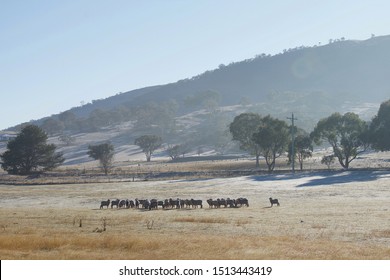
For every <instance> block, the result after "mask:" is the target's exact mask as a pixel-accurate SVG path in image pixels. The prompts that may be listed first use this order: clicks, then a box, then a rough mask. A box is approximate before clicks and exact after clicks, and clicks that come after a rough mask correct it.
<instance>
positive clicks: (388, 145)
mask: <svg viewBox="0 0 390 280" xmlns="http://www.w3.org/2000/svg"><path fill="white" fill-rule="evenodd" d="M370 136H371V139H370V142H371V143H372V146H373V148H374V149H376V150H380V151H388V150H390V100H387V101H385V102H383V103H382V104H381V106H380V107H379V110H378V114H377V115H376V116H375V117H374V118H373V120H372V122H371V125H370Z"/></svg>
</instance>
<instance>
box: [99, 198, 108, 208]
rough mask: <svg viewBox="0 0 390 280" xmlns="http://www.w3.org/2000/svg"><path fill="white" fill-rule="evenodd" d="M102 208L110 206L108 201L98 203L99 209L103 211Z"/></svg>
mask: <svg viewBox="0 0 390 280" xmlns="http://www.w3.org/2000/svg"><path fill="white" fill-rule="evenodd" d="M103 206H106V207H107V208H108V206H110V200H109V199H107V200H103V201H102V202H100V209H103Z"/></svg>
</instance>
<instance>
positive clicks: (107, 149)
mask: <svg viewBox="0 0 390 280" xmlns="http://www.w3.org/2000/svg"><path fill="white" fill-rule="evenodd" d="M87 154H88V155H89V156H90V157H91V158H93V159H95V160H99V162H100V166H101V168H102V169H103V171H104V174H106V175H107V174H108V172H109V171H110V170H111V169H112V167H113V164H112V163H113V158H114V146H113V145H112V144H110V143H104V144H99V145H89V146H88V152H87Z"/></svg>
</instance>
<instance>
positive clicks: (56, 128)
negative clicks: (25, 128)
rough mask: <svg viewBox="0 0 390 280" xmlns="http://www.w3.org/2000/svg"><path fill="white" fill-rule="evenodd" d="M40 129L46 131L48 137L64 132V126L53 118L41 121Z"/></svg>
mask: <svg viewBox="0 0 390 280" xmlns="http://www.w3.org/2000/svg"><path fill="white" fill-rule="evenodd" d="M41 128H42V129H43V130H45V131H46V133H48V134H49V135H54V134H56V133H60V132H62V131H63V130H64V125H63V123H62V122H61V121H59V120H57V119H55V118H48V119H46V120H44V121H43V124H42V125H41Z"/></svg>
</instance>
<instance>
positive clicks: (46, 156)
mask: <svg viewBox="0 0 390 280" xmlns="http://www.w3.org/2000/svg"><path fill="white" fill-rule="evenodd" d="M47 139H48V136H47V134H46V133H45V132H44V131H43V130H42V129H41V128H39V127H38V126H35V125H27V126H26V127H24V128H23V129H22V130H21V132H20V133H19V134H18V135H17V137H16V138H14V139H12V140H10V141H9V142H8V144H7V150H6V151H5V152H4V153H3V154H1V155H0V158H1V161H2V162H1V167H2V168H3V169H4V170H5V171H7V172H8V173H9V174H20V175H27V174H31V173H34V172H42V171H48V170H52V169H54V168H55V167H57V166H59V165H61V164H62V163H63V162H64V158H63V155H62V153H58V152H57V153H56V152H55V150H56V146H55V145H54V144H47V143H46V142H47Z"/></svg>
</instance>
